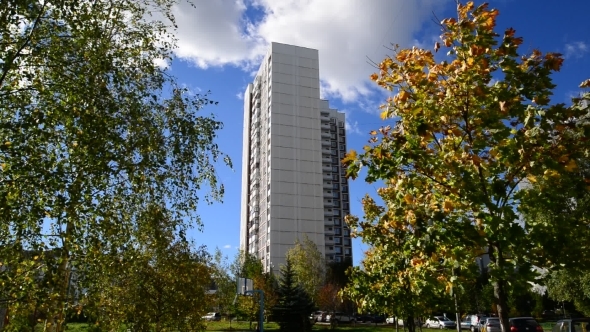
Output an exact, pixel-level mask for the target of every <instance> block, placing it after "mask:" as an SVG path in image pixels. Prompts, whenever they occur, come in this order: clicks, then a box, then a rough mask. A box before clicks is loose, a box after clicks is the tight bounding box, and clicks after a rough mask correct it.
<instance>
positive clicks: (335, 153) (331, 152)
mask: <svg viewBox="0 0 590 332" xmlns="http://www.w3.org/2000/svg"><path fill="white" fill-rule="evenodd" d="M330 154H331V155H333V156H337V155H338V151H337V150H332V151H330Z"/></svg>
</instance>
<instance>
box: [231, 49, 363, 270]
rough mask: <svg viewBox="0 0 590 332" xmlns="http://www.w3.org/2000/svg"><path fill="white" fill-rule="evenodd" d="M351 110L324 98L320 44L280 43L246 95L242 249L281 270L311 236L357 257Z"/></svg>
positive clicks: (331, 257) (328, 253) (336, 254)
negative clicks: (346, 162)
mask: <svg viewBox="0 0 590 332" xmlns="http://www.w3.org/2000/svg"><path fill="white" fill-rule="evenodd" d="M344 124H345V115H344V113H339V112H337V111H336V110H333V109H330V106H329V103H328V101H326V100H321V99H320V79H319V57H318V51H317V50H313V49H309V48H304V47H298V46H292V45H286V44H280V43H272V44H271V46H270V49H269V52H268V53H267V55H266V56H265V57H264V60H263V61H262V64H261V65H260V69H259V70H258V73H257V75H256V77H255V79H254V82H253V83H251V84H249V85H248V87H247V88H246V92H245V94H244V132H243V154H242V155H243V157H242V201H241V228H240V249H241V250H244V251H246V252H249V253H251V254H254V255H256V256H257V257H258V258H260V259H261V260H262V263H263V265H264V268H265V270H266V271H269V270H270V269H271V267H273V268H274V270H275V271H278V268H279V267H280V266H281V265H282V264H284V263H285V255H286V253H287V251H288V250H289V249H290V248H292V247H293V246H294V244H295V241H296V240H297V239H301V240H303V238H304V236H307V237H308V238H309V239H310V240H312V241H313V242H315V243H316V245H317V246H318V248H319V250H320V251H321V252H322V253H323V254H324V255H325V257H326V261H327V262H338V261H344V260H347V259H350V260H351V261H352V243H351V239H350V230H349V228H348V227H347V226H346V225H345V223H344V216H346V215H347V214H348V213H349V211H350V201H349V193H348V181H347V179H346V178H345V176H344V174H345V169H344V168H343V167H342V164H341V162H340V160H341V159H342V158H343V157H344V154H345V152H346V130H345V125H344Z"/></svg>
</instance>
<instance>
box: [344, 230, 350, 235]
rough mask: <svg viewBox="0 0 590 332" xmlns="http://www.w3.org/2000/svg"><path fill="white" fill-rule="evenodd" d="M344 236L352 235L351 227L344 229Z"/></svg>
mask: <svg viewBox="0 0 590 332" xmlns="http://www.w3.org/2000/svg"><path fill="white" fill-rule="evenodd" d="M344 236H350V229H348V228H345V229H344Z"/></svg>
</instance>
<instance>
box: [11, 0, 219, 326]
mask: <svg viewBox="0 0 590 332" xmlns="http://www.w3.org/2000/svg"><path fill="white" fill-rule="evenodd" d="M174 4H176V1H175V0H170V1H168V0H164V1H156V2H151V1H128V0H116V1H102V0H99V1H93V2H87V1H81V2H80V1H57V2H56V1H44V2H38V1H32V0H31V1H28V0H24V1H20V0H18V1H17V0H8V1H7V2H6V3H3V6H2V8H1V9H0V136H1V137H2V138H1V141H0V142H1V143H0V165H2V170H1V173H0V174H1V175H0V184H1V186H0V212H1V213H0V262H2V263H3V264H4V265H5V266H10V267H11V269H7V270H5V271H2V272H0V282H4V286H3V287H2V289H3V291H4V292H5V295H6V296H8V297H10V298H11V300H10V301H11V303H17V301H13V300H14V299H17V298H20V297H22V293H28V294H33V295H34V296H32V297H30V298H28V299H27V301H25V302H22V303H23V310H29V309H30V307H31V305H32V304H34V301H37V300H38V301H39V302H40V304H39V305H41V306H42V309H43V313H44V314H47V315H48V316H52V317H57V322H56V323H57V324H58V325H59V324H60V321H61V320H63V312H64V310H63V308H64V307H65V306H66V304H67V302H72V301H73V299H72V298H71V297H68V295H67V292H68V291H67V288H68V287H69V286H68V284H69V282H68V280H69V277H68V276H69V275H71V274H72V273H71V271H77V273H78V274H79V282H80V283H81V284H80V287H81V288H88V289H90V287H91V286H93V284H92V283H93V282H95V281H100V280H103V281H104V279H102V278H101V277H102V276H103V275H104V274H107V273H111V272H112V271H113V270H109V268H111V267H112V266H116V264H118V260H119V258H120V257H121V255H122V253H123V252H124V251H126V249H128V248H137V246H139V244H144V243H142V242H141V241H142V240H144V238H142V237H140V236H139V234H138V233H137V231H138V229H137V227H136V226H137V224H138V222H139V220H146V219H145V218H144V217H145V215H144V213H146V210H147V208H146V206H147V205H148V204H154V205H156V206H159V207H160V208H161V211H160V212H158V213H159V214H160V215H161V216H166V217H167V218H160V219H158V218H151V219H150V220H152V222H150V223H146V226H147V227H151V228H154V229H156V228H161V227H171V228H172V229H175V232H176V233H175V234H174V236H172V237H168V238H166V240H167V241H172V240H173V239H174V238H175V237H178V238H180V239H182V238H183V237H185V236H186V230H187V229H188V228H190V227H195V226H196V227H200V226H201V225H202V223H201V220H200V219H199V216H198V214H197V213H196V209H197V206H198V203H199V202H200V199H204V200H205V201H206V202H212V201H215V200H219V199H220V198H221V196H222V195H223V186H222V185H220V184H219V183H218V182H217V178H216V176H215V166H216V164H217V163H218V162H219V161H224V162H229V160H228V159H226V156H225V155H224V154H223V153H221V152H220V151H219V149H218V147H217V145H216V144H215V143H214V140H215V139H216V135H217V131H218V130H219V129H221V127H222V124H221V123H219V122H218V121H216V120H215V119H214V118H212V117H209V115H208V114H207V113H205V114H201V112H202V111H201V109H202V108H203V107H204V106H206V105H211V104H214V102H212V101H210V100H209V99H208V97H207V95H195V94H194V93H193V92H192V91H189V90H188V89H187V88H184V87H182V86H181V85H180V84H179V83H178V82H177V81H176V79H175V78H174V77H172V76H170V75H169V73H167V72H165V71H164V70H163V69H162V68H160V67H158V66H157V65H156V61H158V60H162V59H164V60H170V58H171V56H172V51H173V49H174V47H175V38H174V34H175V30H174V21H173V20H174V17H173V15H172V7H173V5H174ZM152 13H154V14H155V13H157V15H154V16H152V15H151V14H152ZM148 17H151V18H150V19H149V21H146V18H148ZM153 17H158V18H160V19H159V20H158V19H155V18H153ZM18 27H20V29H19V28H18ZM150 213H156V211H152V212H150ZM155 219H157V220H159V221H158V222H153V220H155ZM55 248H60V250H59V251H54V252H53V254H54V255H56V256H57V257H55V258H52V257H48V256H47V255H45V256H44V255H41V254H40V257H41V258H40V259H39V261H35V262H40V263H39V264H40V267H39V271H37V272H38V273H37V272H36V273H37V274H36V275H41V274H42V272H43V271H44V270H45V269H49V270H51V271H52V272H54V273H51V274H46V276H47V279H48V280H47V282H46V284H44V285H43V287H45V288H46V290H47V289H49V290H51V292H52V294H57V296H41V295H39V294H38V293H36V292H37V290H38V289H35V287H37V286H38V285H37V286H35V285H34V284H35V283H34V282H28V281H27V280H25V277H24V276H22V275H20V274H16V273H15V271H16V270H15V269H13V268H14V267H19V266H21V265H22V266H26V265H27V264H28V262H30V261H31V257H30V253H33V252H39V253H42V252H47V251H48V250H50V249H55ZM50 256H51V255H50ZM49 258H51V259H49ZM98 267H100V268H98ZM87 271H93V272H94V273H96V275H97V277H96V278H94V279H92V278H90V277H89V276H86V275H85V273H87ZM93 277H94V276H93ZM33 279H34V278H33ZM93 289H98V288H93ZM40 291H43V290H42V289H41V290H40ZM10 301H9V302H10ZM108 301H110V300H108ZM108 303H111V302H107V304H108ZM11 305H13V304H11ZM14 305H17V304H14ZM107 307H108V308H109V309H112V310H113V311H112V312H111V313H112V316H110V317H111V318H110V319H112V320H117V319H123V318H120V316H119V315H116V314H115V313H114V312H115V311H117V310H118V311H119V312H124V310H123V309H121V310H119V309H120V308H118V307H109V306H108V305H107ZM13 309H14V310H11V312H13V313H17V312H18V310H19V309H18V308H17V307H13ZM11 328H14V329H17V330H18V328H19V327H17V326H13V327H11Z"/></svg>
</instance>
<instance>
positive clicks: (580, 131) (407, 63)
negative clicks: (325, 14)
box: [344, 2, 590, 331]
mask: <svg viewBox="0 0 590 332" xmlns="http://www.w3.org/2000/svg"><path fill="white" fill-rule="evenodd" d="M457 13H458V17H457V19H455V18H449V19H445V20H443V21H442V22H441V27H442V29H443V33H442V36H441V42H440V43H439V42H437V43H435V46H434V50H435V51H439V50H441V49H446V50H448V53H447V57H446V58H445V59H444V60H442V61H438V62H437V60H436V59H435V56H434V54H433V53H432V52H431V51H428V50H423V49H419V48H412V49H400V48H398V47H396V48H395V49H394V55H393V56H392V57H388V58H386V59H384V60H383V61H382V62H381V63H380V64H379V65H378V67H379V73H375V74H373V75H372V76H371V78H372V79H373V80H374V81H376V82H377V84H378V85H379V86H381V87H383V88H385V89H387V90H389V91H392V92H394V93H395V96H394V97H392V98H389V99H388V100H387V103H386V104H385V105H384V106H383V113H382V118H383V119H384V120H388V119H396V121H395V122H393V121H392V122H391V125H387V126H385V127H382V128H380V129H379V130H378V131H372V132H371V139H370V143H371V144H370V145H368V146H366V147H365V150H364V153H363V154H361V155H357V154H356V152H354V151H352V152H351V153H349V155H348V156H347V158H346V159H345V160H344V163H345V164H346V165H347V166H348V174H349V175H350V176H352V177H356V176H357V175H358V174H359V172H360V170H361V168H367V176H366V181H368V182H375V181H377V180H384V181H385V183H384V185H385V187H384V188H381V189H379V190H378V194H379V196H380V197H381V198H382V199H383V201H384V202H385V204H384V205H383V206H379V205H378V204H377V203H376V202H375V201H374V200H372V199H370V198H367V199H365V200H364V204H365V213H367V212H366V211H367V210H370V211H371V213H372V214H373V215H372V216H371V217H370V218H368V221H367V222H358V221H357V220H355V219H349V221H350V222H351V226H352V227H353V228H357V227H358V228H359V229H358V232H357V233H356V234H357V235H359V236H361V237H363V238H368V239H370V240H371V241H372V242H379V241H382V242H384V243H385V242H387V239H390V238H392V237H394V236H393V235H392V234H393V232H394V231H402V232H408V233H409V234H410V241H411V242H413V247H412V249H411V252H412V255H413V256H414V257H415V258H416V259H419V260H420V264H416V265H414V268H415V269H416V270H418V269H429V268H434V267H435V266H440V265H441V264H442V266H443V267H444V268H445V270H446V271H449V272H448V273H447V275H446V277H445V278H446V280H447V281H449V282H452V281H453V280H454V279H453V277H452V275H451V273H450V271H452V269H453V268H455V267H457V266H466V264H471V263H468V260H466V259H464V258H465V257H476V256H479V255H480V254H481V253H480V252H476V251H480V250H482V249H485V254H487V255H489V257H490V259H491V262H492V263H491V264H490V266H489V272H490V278H491V282H492V285H493V287H494V298H495V302H496V303H497V309H498V313H499V316H500V320H501V322H502V328H503V330H504V331H508V329H509V326H508V310H507V289H506V287H507V286H506V283H507V279H508V276H509V275H510V274H512V273H513V272H514V271H515V270H516V269H517V267H518V269H517V270H516V271H517V276H518V277H520V278H522V279H524V280H533V279H534V277H535V276H534V274H533V273H531V269H530V267H531V265H532V264H533V263H534V264H536V265H539V266H544V265H546V264H548V263H549V264H550V262H549V261H548V260H546V259H545V256H543V255H538V253H539V252H542V251H543V250H544V251H551V250H553V251H559V250H561V248H562V247H564V246H565V245H566V243H567V242H564V243H554V246H553V247H545V248H543V245H544V243H543V240H542V239H540V238H539V237H536V236H533V235H532V234H534V233H535V231H534V230H535V228H537V227H539V224H536V223H527V222H524V225H523V224H521V223H519V217H518V215H517V209H518V207H519V204H520V203H521V199H522V197H523V196H525V195H526V192H527V190H520V191H519V190H517V189H518V186H519V184H521V183H522V181H523V180H524V179H527V178H529V179H532V180H531V181H534V179H536V178H544V177H545V178H549V177H559V176H560V174H562V173H567V172H571V171H573V170H575V169H576V167H577V164H578V162H577V161H578V160H579V159H580V158H583V157H584V156H585V155H587V153H588V149H587V143H586V142H587V140H586V137H588V135H589V134H590V132H588V126H587V123H586V122H577V123H574V122H573V121H572V119H580V118H583V117H584V116H585V115H586V114H587V113H588V106H587V104H586V106H585V107H566V106H564V105H561V104H560V105H550V96H551V94H552V89H553V88H554V87H555V85H554V84H553V83H552V80H551V73H552V72H554V71H557V70H559V69H560V67H561V65H562V62H563V59H562V57H561V55H559V54H555V53H546V54H542V53H541V52H540V51H538V50H534V51H533V52H532V53H531V54H529V55H520V54H519V50H518V49H519V45H521V44H522V42H523V40H522V38H520V37H517V36H516V35H515V31H514V29H512V28H509V29H507V30H505V32H504V34H503V35H499V34H498V33H496V32H495V31H494V29H495V26H496V17H497V15H498V13H499V12H498V10H496V9H489V8H488V5H487V4H483V5H481V6H479V7H475V6H474V4H473V2H468V3H467V4H465V5H462V4H458V7H457ZM441 44H442V45H441ZM441 56H442V55H441ZM587 85H589V82H588V81H587V82H585V83H583V84H582V86H587ZM566 129H568V130H566ZM581 138H583V139H581ZM547 203H548V204H551V203H550V202H547ZM568 222H572V223H576V222H578V221H575V220H569V221H568ZM578 226H582V225H578ZM569 227H570V226H568V227H566V228H562V226H561V225H553V230H554V231H555V232H556V233H560V232H561V229H568V228H569ZM453 238H454V240H453ZM441 241H442V242H443V243H442V245H437V246H436V247H435V250H433V251H428V250H425V248H426V247H427V244H428V243H432V242H435V243H438V242H441ZM523 243H527V245H526V246H523V245H522V244H523ZM449 244H450V245H449ZM382 248H383V249H384V250H385V253H386V252H387V251H388V250H390V249H388V248H389V247H385V246H383V247H382ZM457 252H460V253H461V254H462V255H463V254H465V256H459V255H457ZM385 259H387V258H385ZM441 262H442V263H441Z"/></svg>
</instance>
